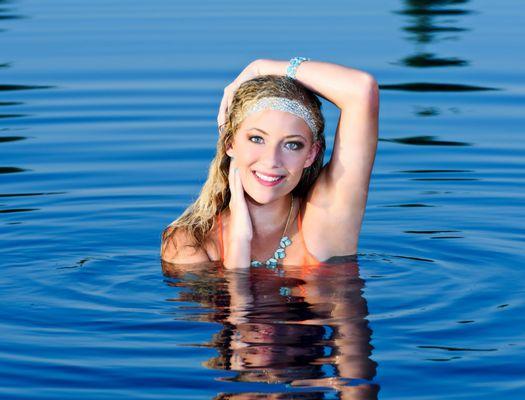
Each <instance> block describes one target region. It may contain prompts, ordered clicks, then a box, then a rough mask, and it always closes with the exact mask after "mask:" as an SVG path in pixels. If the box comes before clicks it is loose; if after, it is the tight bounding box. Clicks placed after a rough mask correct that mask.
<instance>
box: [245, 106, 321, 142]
mask: <svg viewBox="0 0 525 400" xmlns="http://www.w3.org/2000/svg"><path fill="white" fill-rule="evenodd" d="M249 128H259V129H262V130H264V131H265V132H268V134H270V135H279V136H288V135H301V136H304V138H305V139H309V138H310V139H311V136H312V133H311V132H310V128H309V127H308V125H307V124H306V122H305V121H304V120H303V119H302V118H300V117H298V116H296V115H294V114H290V113H288V112H286V111H279V110H262V111H259V112H256V113H254V114H251V115H249V116H248V117H246V118H245V119H244V121H243V122H242V123H241V125H240V126H239V131H245V130H247V129H249Z"/></svg>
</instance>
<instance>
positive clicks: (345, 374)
mask: <svg viewBox="0 0 525 400" xmlns="http://www.w3.org/2000/svg"><path fill="white" fill-rule="evenodd" d="M210 264H211V263H208V264H190V265H186V266H183V265H176V264H170V263H167V262H163V271H164V273H165V274H166V275H167V276H170V277H172V278H176V279H178V280H179V281H178V283H177V284H176V286H177V287H179V288H180V287H182V288H186V289H188V290H186V291H182V292H181V294H180V297H179V300H182V301H188V300H191V301H195V302H199V303H201V304H203V305H205V306H206V307H209V308H210V309H211V310H212V311H211V312H210V313H209V314H207V315H208V317H207V318H205V319H206V320H207V321H214V322H218V323H220V324H222V329H220V331H219V333H217V334H215V335H214V338H213V340H212V341H211V343H210V344H211V345H212V346H213V347H214V348H215V349H217V351H218V355H217V356H216V357H213V358H212V359H210V360H208V361H207V362H206V363H205V365H206V366H207V367H209V368H213V369H219V370H228V371H235V373H236V375H234V376H233V377H228V378H224V379H225V380H229V381H235V382H259V383H268V384H289V385H290V386H291V387H292V388H293V389H294V391H293V392H291V393H286V392H283V391H282V389H281V388H280V387H275V388H274V389H273V390H274V391H277V392H279V390H281V393H272V394H262V393H237V394H235V395H232V394H230V395H220V396H219V397H217V398H225V399H226V398H227V399H292V398H294V399H295V398H308V399H310V398H311V399H323V398H325V395H326V388H328V389H333V390H336V391H337V392H338V394H339V396H340V398H342V399H352V400H365V399H366V400H369V399H377V394H378V391H379V387H378V386H377V384H375V383H374V382H373V378H374V377H375V374H376V363H375V362H374V361H372V360H371V359H370V355H371V350H372V346H371V345H370V338H371V330H370V328H369V327H368V321H367V320H366V316H367V314H368V310H367V305H366V300H365V299H364V298H363V296H362V289H363V286H364V282H363V280H362V279H361V278H360V277H359V273H358V265H357V262H355V261H354V262H346V263H341V264H331V265H329V266H328V265H322V266H318V267H313V268H306V269H305V268H304V266H300V267H287V268H282V267H277V268H275V269H273V270H272V269H269V268H252V269H251V270H250V271H249V273H246V272H243V271H241V272H239V271H228V270H225V269H222V268H219V269H213V268H210V266H211V265H213V264H211V265H210ZM304 387H308V388H309V390H312V389H314V388H317V389H314V390H318V391H317V392H304V391H301V388H304ZM321 388H325V389H324V391H322V390H321ZM232 391H234V390H232ZM298 391H299V392H298ZM299 394H301V396H298V395H299ZM303 394H304V396H302V395H303ZM294 395H295V396H296V397H293V396H294Z"/></svg>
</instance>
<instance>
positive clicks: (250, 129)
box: [247, 127, 305, 140]
mask: <svg viewBox="0 0 525 400" xmlns="http://www.w3.org/2000/svg"><path fill="white" fill-rule="evenodd" d="M252 130H255V131H259V132H261V133H263V134H265V135H267V136H268V135H269V133H267V132H265V131H263V130H262V129H259V128H255V127H253V128H248V129H247V131H252ZM293 137H298V138H301V139H303V140H305V139H304V136H303V135H299V134H295V135H287V136H285V139H288V138H293Z"/></svg>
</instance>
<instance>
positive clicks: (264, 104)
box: [245, 97, 317, 140]
mask: <svg viewBox="0 0 525 400" xmlns="http://www.w3.org/2000/svg"><path fill="white" fill-rule="evenodd" d="M262 110H277V111H285V112H287V113H290V114H293V115H295V116H297V117H299V118H302V119H303V120H304V122H306V125H308V127H309V128H310V130H311V131H312V134H313V137H314V140H317V129H316V128H315V122H314V118H313V117H312V114H311V113H310V111H309V110H308V108H306V107H305V106H304V105H303V104H301V103H300V102H298V101H297V100H291V99H288V98H286V97H263V98H261V99H259V100H257V102H256V103H255V104H254V105H253V106H251V107H250V108H249V109H248V111H247V112H246V115H245V118H246V117H248V116H249V115H251V114H254V113H256V112H259V111H262Z"/></svg>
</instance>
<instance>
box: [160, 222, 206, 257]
mask: <svg viewBox="0 0 525 400" xmlns="http://www.w3.org/2000/svg"><path fill="white" fill-rule="evenodd" d="M160 257H161V259H162V260H164V261H167V262H169V263H173V264H194V263H202V262H209V261H210V258H209V257H208V253H206V250H204V249H203V248H202V247H199V248H197V249H194V248H193V247H192V246H190V239H189V236H188V235H187V234H186V233H185V232H183V231H182V230H180V229H175V228H173V227H168V228H166V230H164V232H163V233H162V243H161V246H160Z"/></svg>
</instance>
